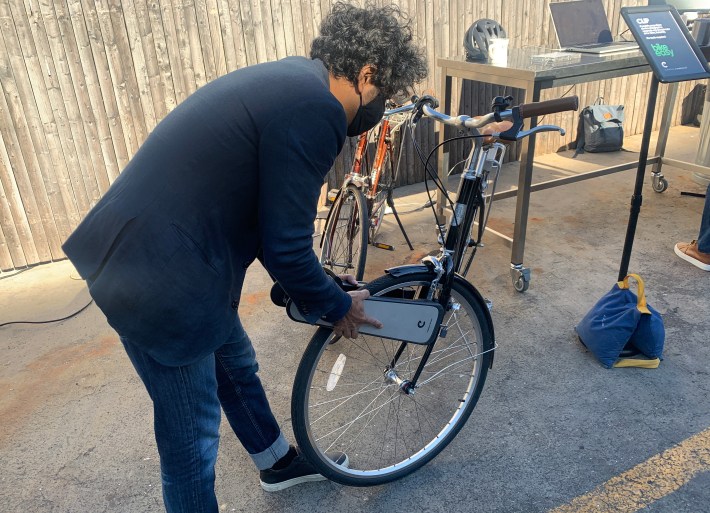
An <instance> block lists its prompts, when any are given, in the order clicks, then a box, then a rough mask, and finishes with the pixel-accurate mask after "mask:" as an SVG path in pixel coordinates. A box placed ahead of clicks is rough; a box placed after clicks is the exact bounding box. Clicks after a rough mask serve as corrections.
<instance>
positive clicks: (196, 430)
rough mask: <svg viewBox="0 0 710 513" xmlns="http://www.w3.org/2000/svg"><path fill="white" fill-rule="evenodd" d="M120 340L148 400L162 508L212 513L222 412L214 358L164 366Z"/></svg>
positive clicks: (178, 512) (214, 511) (214, 510)
mask: <svg viewBox="0 0 710 513" xmlns="http://www.w3.org/2000/svg"><path fill="white" fill-rule="evenodd" d="M122 342H123V345H124V347H125V348H126V352H127V353H128V357H129V358H130V359H131V362H132V363H133V366H134V367H135V369H136V371H137V372H138V375H139V376H140V378H141V380H142V381H143V383H144V384H145V387H146V389H147V390H148V394H149V395H150V397H151V399H152V400H153V415H154V429H155V440H156V442H157V445H158V452H159V454H160V470H161V475H162V482H163V501H164V502H165V508H166V510H167V511H168V513H217V511H218V510H217V498H216V496H215V492H214V481H215V472H214V466H215V462H216V461H217V447H218V445H219V424H220V417H221V412H220V406H219V400H218V399H217V380H216V376H215V370H214V369H215V367H214V356H213V355H210V356H209V357H207V358H204V359H203V360H201V361H199V362H197V363H195V364H192V365H185V366H182V367H167V366H165V365H162V364H160V363H158V362H157V361H156V360H154V359H153V358H151V357H150V356H148V355H147V354H146V353H144V352H143V351H141V350H140V349H139V348H137V347H136V346H135V345H134V344H132V343H131V342H130V341H128V340H125V339H122Z"/></svg>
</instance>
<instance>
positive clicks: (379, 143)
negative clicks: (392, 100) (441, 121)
mask: <svg viewBox="0 0 710 513" xmlns="http://www.w3.org/2000/svg"><path fill="white" fill-rule="evenodd" d="M412 109H413V105H408V106H406V107H405V108H403V109H395V110H391V109H390V110H386V111H385V113H384V116H383V118H382V121H381V122H380V124H379V125H378V126H377V127H375V128H373V129H372V130H370V131H369V132H365V133H363V134H360V135H359V136H358V142H357V148H356V150H355V157H354V159H353V165H352V168H351V171H350V173H348V174H347V175H345V179H344V181H343V184H342V186H341V187H340V190H339V191H338V194H337V196H336V197H335V199H334V200H333V204H332V205H331V208H330V210H329V212H328V216H327V218H326V222H325V230H324V231H323V236H322V237H321V255H320V262H321V265H323V267H326V268H328V269H331V270H332V271H333V272H335V273H337V274H346V273H349V274H353V275H354V276H355V278H356V279H357V280H362V278H363V276H364V274H365V260H366V258H367V246H368V244H371V245H373V246H376V247H380V248H382V249H393V248H392V247H391V246H389V245H387V244H379V243H377V242H376V240H375V239H376V237H377V234H378V232H379V230H380V226H382V220H383V218H384V216H385V213H386V211H387V208H388V207H389V209H390V210H391V211H392V213H393V214H394V217H395V219H396V220H397V224H398V225H399V228H400V230H401V231H402V234H403V235H404V238H405V240H406V241H407V244H408V245H409V249H410V250H412V249H414V248H413V247H412V243H411V242H410V241H409V237H408V236H407V232H406V231H405V230H404V226H403V225H402V221H401V220H400V218H399V214H398V213H397V210H396V209H395V206H394V200H393V199H392V191H393V190H394V185H395V181H396V179H397V172H396V171H397V169H395V168H394V167H393V165H394V164H393V163H394V147H393V144H392V140H393V137H394V134H395V132H396V131H397V130H398V129H399V127H400V126H402V124H403V123H404V121H405V120H406V117H403V115H404V116H406V113H407V112H409V111H411V110H412ZM370 142H375V143H376V149H375V155H374V159H373V165H372V169H371V170H369V172H367V174H365V173H364V172H363V171H365V170H367V169H368V167H369V166H368V158H369V157H368V152H367V147H368V144H369V143H370ZM400 157H401V152H400ZM397 168H399V165H398V166H397ZM363 227H366V228H364V229H363Z"/></svg>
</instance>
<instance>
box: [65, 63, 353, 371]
mask: <svg viewBox="0 0 710 513" xmlns="http://www.w3.org/2000/svg"><path fill="white" fill-rule="evenodd" d="M346 125H347V121H346V117H345V111H344V110H343V108H342V105H341V104H340V102H339V101H338V100H337V99H336V98H335V97H334V96H333V95H332V94H331V93H330V90H329V78H328V72H327V70H326V68H325V66H324V65H323V63H322V62H321V61H319V60H310V59H306V58H303V57H290V58H287V59H283V60H281V61H277V62H271V63H265V64H259V65H256V66H251V67H247V68H243V69H240V70H237V71H234V72H232V73H230V74H228V75H225V76H223V77H221V78H218V79H217V80H215V81H213V82H211V83H209V84H207V85H205V86H204V87H202V88H200V89H198V90H197V91H196V92H195V93H194V94H192V95H191V96H190V97H189V98H187V99H186V100H185V101H184V102H183V103H181V104H180V105H179V106H178V107H177V108H175V110H173V111H172V112H171V113H170V114H168V116H166V117H165V119H164V120H163V121H162V122H160V123H159V124H158V126H157V127H156V128H155V130H154V131H153V132H152V133H151V134H150V136H149V137H148V138H147V140H146V141H145V143H144V144H143V145H142V146H141V148H140V149H139V150H138V152H137V153H136V155H135V156H134V157H133V159H132V160H131V161H130V163H129V164H128V166H127V167H126V168H125V169H124V170H123V172H122V173H121V174H120V176H119V177H118V178H117V179H116V181H115V182H114V183H113V184H112V186H111V187H110V188H109V190H108V191H107V193H106V194H105V195H104V196H103V197H102V198H101V200H100V201H99V202H98V203H97V205H96V206H95V207H94V208H93V209H92V210H91V211H90V212H89V213H88V215H87V216H86V218H85V219H84V220H83V221H82V222H81V224H80V225H79V226H78V228H77V229H76V230H75V231H74V233H72V235H71V236H70V237H69V239H68V240H67V241H66V243H65V244H64V246H63V249H64V251H65V253H66V255H67V256H68V257H69V259H70V260H71V261H72V262H73V263H74V265H75V267H76V269H77V271H78V272H79V274H80V275H81V276H82V277H83V278H84V279H86V280H87V281H88V284H89V290H90V292H91V295H92V297H93V298H94V300H95V301H96V304H97V305H98V306H99V308H101V310H102V311H103V312H104V314H105V315H106V318H107V320H108V322H109V324H110V325H111V326H112V327H113V328H114V329H115V330H116V331H117V332H118V333H119V335H121V336H123V337H126V338H128V339H129V340H130V341H131V342H133V343H135V344H137V345H138V346H139V347H140V348H141V349H143V350H144V351H146V352H147V353H149V354H150V355H151V356H153V357H154V358H155V359H156V360H158V361H159V362H161V363H163V364H166V365H183V364H187V363H192V362H194V361H197V360H198V359H200V358H203V357H204V356H206V355H208V354H209V353H212V352H214V351H215V349H217V348H218V347H219V346H220V345H222V344H223V343H224V341H225V340H226V338H227V336H228V335H229V333H230V331H231V330H232V327H233V325H234V316H235V315H236V313H235V310H236V309H237V306H238V303H239V296H240V294H241V289H242V283H243V280H244V275H245V272H246V269H247V267H249V265H250V264H251V263H252V261H253V260H254V259H255V257H256V255H257V252H258V251H259V250H261V251H262V252H263V263H264V266H265V267H266V268H267V270H268V271H269V272H270V273H271V274H272V275H273V276H274V277H275V278H276V279H277V280H278V281H279V282H280V283H281V285H282V286H283V288H284V289H285V290H286V291H287V293H288V294H289V295H290V296H291V297H292V298H293V299H294V301H295V302H296V304H297V306H298V307H299V309H300V310H301V312H302V313H303V314H304V316H305V317H306V319H308V320H309V321H311V322H315V320H317V319H318V318H319V317H322V316H323V317H326V318H328V320H332V321H335V320H338V319H340V318H341V317H343V316H344V315H345V314H346V313H347V311H348V309H349V308H350V304H351V299H350V296H348V295H347V294H346V293H344V292H343V291H342V290H340V289H339V287H337V286H336V285H335V284H334V283H333V281H332V280H331V279H329V278H328V277H327V275H326V274H325V273H324V272H323V269H322V268H321V266H320V264H319V262H318V259H317V257H316V255H315V253H314V252H313V239H312V235H313V222H314V219H315V217H316V210H317V203H318V197H319V194H320V189H321V186H322V184H323V180H324V177H325V175H326V173H327V172H328V170H329V169H330V168H331V166H332V165H333V162H334V160H335V158H336V157H337V155H338V153H339V152H340V149H341V148H342V145H343V142H344V141H345V132H346Z"/></svg>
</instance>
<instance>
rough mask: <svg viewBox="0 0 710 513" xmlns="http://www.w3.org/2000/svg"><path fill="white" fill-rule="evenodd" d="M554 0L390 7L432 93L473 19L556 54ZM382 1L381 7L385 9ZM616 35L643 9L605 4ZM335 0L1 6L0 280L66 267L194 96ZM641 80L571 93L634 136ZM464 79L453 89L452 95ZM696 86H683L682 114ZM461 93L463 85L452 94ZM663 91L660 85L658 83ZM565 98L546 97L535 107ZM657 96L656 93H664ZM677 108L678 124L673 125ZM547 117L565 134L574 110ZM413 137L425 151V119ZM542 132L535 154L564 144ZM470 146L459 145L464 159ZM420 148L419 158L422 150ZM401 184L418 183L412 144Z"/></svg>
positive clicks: (335, 177)
mask: <svg viewBox="0 0 710 513" xmlns="http://www.w3.org/2000/svg"><path fill="white" fill-rule="evenodd" d="M549 1H550V0H394V3H397V4H399V5H400V6H401V7H402V8H403V9H404V10H405V11H407V12H408V13H409V14H410V17H411V20H412V26H413V29H414V34H415V37H416V40H417V42H418V43H419V44H420V45H421V46H422V47H424V48H425V49H426V55H427V58H428V61H429V68H430V77H429V79H428V80H427V82H425V83H423V84H421V85H420V87H419V91H420V92H429V93H432V94H434V95H437V93H438V92H437V91H436V85H437V84H439V78H438V70H437V69H436V65H435V63H436V58H437V57H442V56H443V57H453V56H460V55H462V53H463V52H462V40H463V35H464V32H465V31H466V29H467V28H468V26H469V25H470V24H471V23H472V22H473V21H475V20H477V19H480V18H493V19H496V20H498V21H500V22H501V24H502V25H503V26H504V27H505V28H506V30H507V31H508V33H509V35H510V37H511V45H512V46H517V47H525V46H547V47H554V45H555V38H554V33H553V31H552V28H551V26H550V19H549V14H548V3H549ZM380 3H384V2H380ZM604 3H605V7H606V10H607V13H609V18H610V22H611V24H612V27H613V31H614V33H615V34H616V33H619V32H620V31H622V30H623V28H622V27H620V19H619V15H618V12H619V8H620V7H622V6H626V5H641V4H645V3H646V2H645V0H605V2H604ZM331 5H332V2H331V1H330V0H292V1H290V0H241V1H239V0H0V216H1V217H0V271H8V270H11V269H16V268H22V267H26V266H30V265H34V264H37V263H42V262H49V261H52V260H57V259H61V258H63V254H62V251H61V243H62V241H64V240H65V239H66V237H67V236H68V235H69V234H70V233H71V230H72V229H73V228H74V227H75V226H76V225H77V224H78V222H79V221H80V219H81V218H82V216H84V215H85V214H86V212H87V211H88V210H89V209H90V208H91V206H92V205H94V204H95V203H96V202H97V201H98V199H99V198H100V197H101V195H102V194H103V193H104V192H105V191H106V190H107V188H108V187H109V185H110V184H111V183H112V182H113V181H114V180H115V179H116V177H117V176H118V174H119V173H120V171H121V169H122V168H123V167H124V166H125V165H126V163H127V162H128V161H129V159H130V158H131V156H132V155H133V154H134V153H135V152H136V151H137V149H138V147H139V146H140V144H141V142H142V141H143V140H144V139H145V138H146V136H147V135H148V133H149V132H150V131H151V130H152V129H153V127H155V125H156V124H157V123H158V122H159V121H160V120H161V119H162V118H163V117H165V115H166V114H167V113H168V112H170V111H171V110H172V109H173V108H174V107H175V106H176V105H177V104H179V103H180V102H181V101H183V100H184V99H185V98H186V97H187V96H188V95H189V94H190V93H192V92H193V91H195V90H196V89H197V88H198V87H200V86H202V85H204V84H205V83H207V82H208V81H210V80H213V79H214V78H216V77H218V76H221V75H223V74H225V73H227V72H229V71H232V70H234V69H237V68H241V67H244V66H248V65H251V64H256V63H259V62H264V61H270V60H274V59H279V58H282V57H285V56H288V55H307V53H308V50H309V47H310V41H311V39H312V38H313V37H314V35H315V34H317V31H318V25H319V23H320V20H321V19H322V17H323V16H324V14H325V13H327V12H328V11H329V10H330V8H331ZM648 81H649V80H648V76H635V77H625V78H623V79H618V80H605V81H600V82H595V83H592V84H587V85H583V86H577V87H576V88H575V90H574V91H571V92H570V93H574V94H579V95H580V99H581V102H582V103H583V104H585V103H590V102H592V101H593V100H594V99H595V98H596V97H597V96H600V95H601V96H604V97H605V99H606V100H607V101H608V102H615V103H617V102H618V103H623V104H625V105H626V106H627V115H628V116H629V119H628V120H627V122H626V130H627V133H628V134H634V133H639V132H640V131H641V128H642V124H643V113H644V112H643V108H641V107H642V105H643V104H644V102H645V99H646V96H647V88H648ZM458 85H459V84H455V87H458ZM695 85H696V84H683V85H682V86H681V88H680V94H679V105H680V104H681V102H683V101H684V100H685V99H686V97H687V96H688V94H689V92H690V91H691V90H692V88H693V87H694V86H695ZM454 90H458V89H456V88H455V89H454ZM462 90H463V93H462V94H461V95H460V97H458V98H454V109H455V110H456V111H460V112H462V113H467V114H476V113H480V112H483V111H485V110H487V108H488V104H489V102H490V99H491V97H492V96H493V95H495V94H501V93H505V94H508V93H511V92H513V91H511V90H510V89H509V88H504V89H501V88H494V87H491V86H489V85H488V86H486V85H481V84H476V83H465V84H463V87H462ZM661 91H662V93H661V94H662V96H663V95H665V88H663V87H662V88H661ZM564 92H566V91H565V90H564V89H562V88H560V89H556V90H550V91H546V92H545V93H544V98H543V99H547V98H552V97H555V96H558V95H560V94H562V93H564ZM661 99H662V98H661ZM681 114H682V113H681V109H680V108H677V109H676V122H678V121H679V120H680V118H681ZM547 121H549V122H551V123H558V124H561V125H563V126H566V127H568V128H570V129H572V128H574V127H575V126H576V118H575V115H574V114H564V115H557V116H551V117H550V119H547ZM423 125H424V129H423V130H420V132H419V133H418V135H417V137H418V141H419V143H420V144H421V146H422V147H423V148H424V149H425V150H427V149H430V148H432V147H433V145H434V130H433V125H432V124H431V123H428V122H427V121H424V123H423ZM573 132H574V130H570V135H568V136H567V138H566V139H565V140H560V138H559V137H554V138H553V137H539V138H538V151H539V152H549V151H555V150H556V149H558V147H560V146H562V145H563V144H566V143H568V142H570V141H571V138H572V137H573ZM465 147H466V145H465V144H459V146H458V148H457V150H456V151H455V152H454V154H456V152H458V153H460V154H462V153H463V151H464V149H465ZM353 149H354V144H353V143H352V142H349V143H348V144H346V147H345V149H344V151H343V153H342V154H341V156H340V157H339V158H338V160H337V162H336V165H335V166H334V169H333V171H332V172H331V174H330V178H329V184H330V185H331V186H337V184H339V182H340V180H341V179H342V176H343V174H344V172H345V169H346V168H347V167H348V163H349V162H350V160H351V159H352V154H353ZM427 151H428V150H427ZM402 164H403V168H402V171H401V172H400V177H399V183H400V184H404V183H413V182H418V181H421V180H422V179H423V177H424V172H423V167H422V165H421V164H420V162H419V161H418V159H417V158H416V156H415V153H414V151H413V149H412V147H411V145H409V146H407V147H406V148H405V150H404V154H403V156H402Z"/></svg>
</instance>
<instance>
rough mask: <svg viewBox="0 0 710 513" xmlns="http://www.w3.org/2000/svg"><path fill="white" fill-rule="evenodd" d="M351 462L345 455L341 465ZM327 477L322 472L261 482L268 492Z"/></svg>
mask: <svg viewBox="0 0 710 513" xmlns="http://www.w3.org/2000/svg"><path fill="white" fill-rule="evenodd" d="M349 463H350V458H348V455H347V454H346V455H345V461H344V462H342V463H341V466H343V467H347V466H348V464H349ZM325 480H326V477H325V476H323V475H321V474H311V475H309V476H301V477H294V478H293V479H289V480H288V481H282V482H280V483H273V484H270V483H265V482H263V481H259V483H260V484H261V487H262V488H263V489H264V490H265V491H267V492H280V491H281V490H285V489H286V488H291V487H292V486H296V485H299V484H301V483H312V482H316V481H325Z"/></svg>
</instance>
